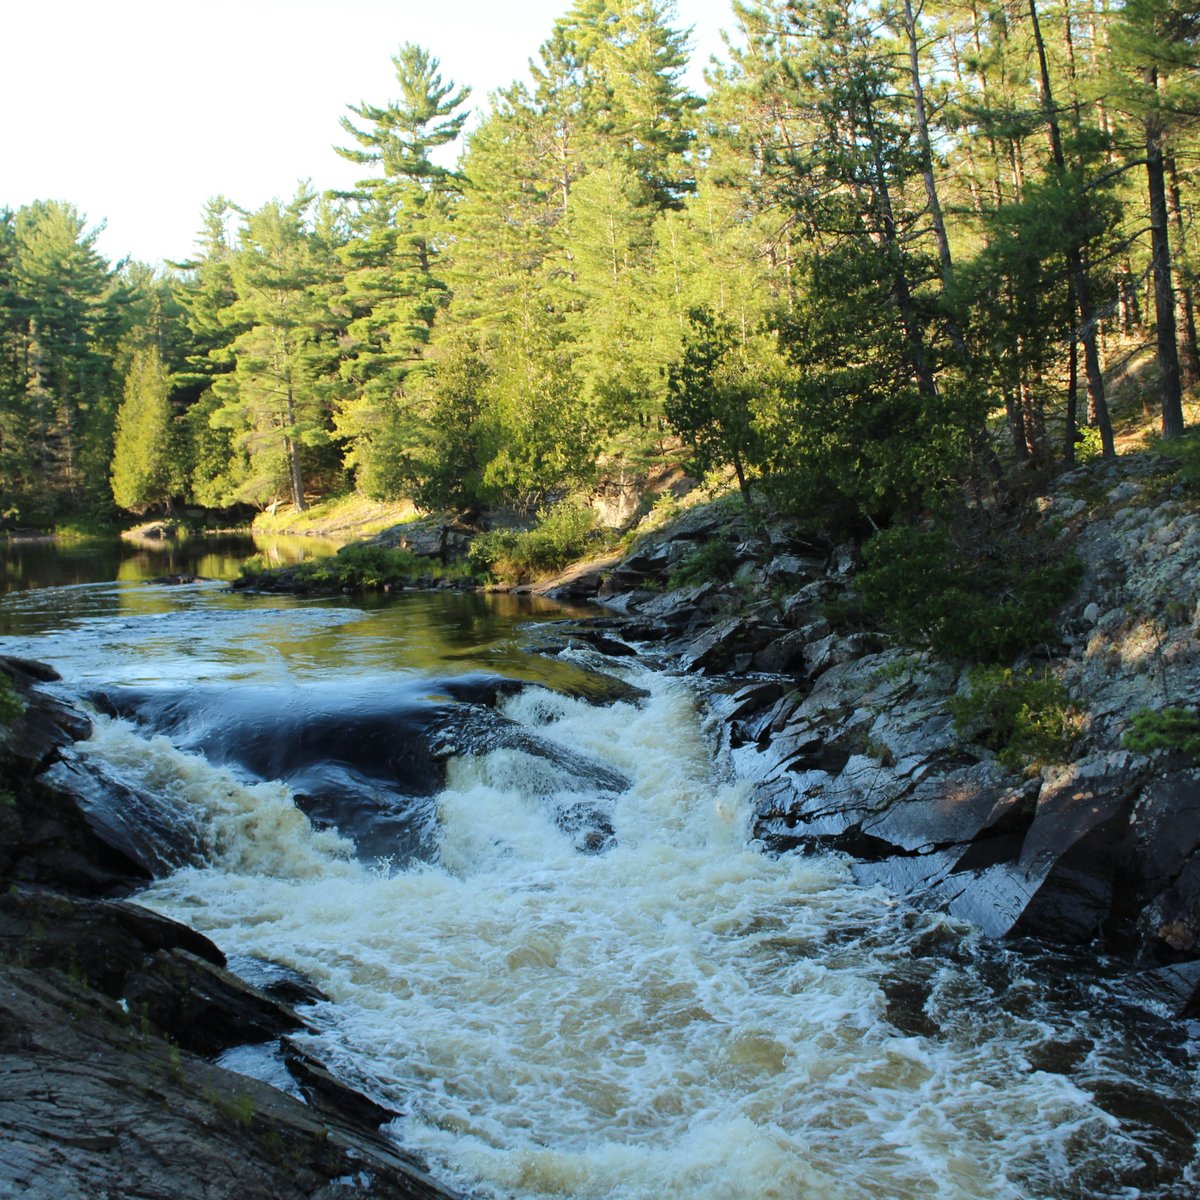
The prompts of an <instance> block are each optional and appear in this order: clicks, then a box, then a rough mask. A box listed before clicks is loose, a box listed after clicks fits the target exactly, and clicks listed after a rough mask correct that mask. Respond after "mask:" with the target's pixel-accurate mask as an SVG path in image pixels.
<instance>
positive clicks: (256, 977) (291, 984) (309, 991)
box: [226, 954, 329, 1008]
mask: <svg viewBox="0 0 1200 1200" xmlns="http://www.w3.org/2000/svg"><path fill="white" fill-rule="evenodd" d="M226 965H227V966H228V967H229V970H231V971H232V972H233V973H234V974H235V975H236V976H237V977H238V978H239V979H241V980H244V981H245V982H246V983H248V984H250V985H251V986H252V987H256V988H258V990H259V991H260V992H262V993H263V994H264V995H267V996H270V997H271V999H272V1000H278V1001H279V1002H280V1003H281V1004H285V1005H287V1006H288V1007H289V1008H299V1007H302V1006H304V1005H308V1004H320V1003H322V1002H324V1001H327V1000H328V999H329V997H328V996H327V995H326V994H325V993H324V992H323V991H322V990H321V989H320V988H319V987H317V985H316V984H315V983H313V981H312V980H311V979H309V978H308V977H307V976H305V975H301V974H300V972H299V971H294V970H292V968H291V967H285V966H284V965H283V964H282V963H277V962H272V961H271V960H270V959H266V958H258V957H257V956H256V955H251V954H238V955H231V956H230V958H229V962H228V963H227V964H226Z"/></svg>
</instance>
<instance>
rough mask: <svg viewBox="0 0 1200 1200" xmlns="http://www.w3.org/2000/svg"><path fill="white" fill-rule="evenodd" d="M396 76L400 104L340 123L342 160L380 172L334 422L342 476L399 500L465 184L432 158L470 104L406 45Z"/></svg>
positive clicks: (349, 295)
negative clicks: (414, 393) (416, 396)
mask: <svg viewBox="0 0 1200 1200" xmlns="http://www.w3.org/2000/svg"><path fill="white" fill-rule="evenodd" d="M392 64H393V65H394V67H395V68H396V80H397V83H398V85H399V88H400V98H399V99H398V100H395V101H392V102H391V103H389V104H388V105H386V106H384V107H378V106H374V105H369V104H366V103H365V102H364V103H362V104H360V105H358V106H351V112H352V113H353V114H354V115H355V116H356V117H357V118H358V119H359V121H360V122H361V124H355V123H354V121H352V120H351V119H350V118H349V117H344V118H343V119H342V127H343V128H344V129H345V130H346V132H347V133H349V134H351V136H352V137H353V138H354V140H355V141H356V142H357V147H348V148H341V149H339V151H338V153H339V154H341V155H342V156H343V157H345V158H349V159H350V160H351V161H353V162H357V163H362V164H363V165H370V166H375V167H377V168H379V169H380V171H381V172H382V173H381V174H380V175H377V176H374V177H372V178H370V179H367V180H364V181H363V182H362V183H360V184H359V186H358V190H357V192H356V193H355V194H354V196H353V199H354V201H355V203H356V205H357V210H356V212H355V215H354V218H353V222H352V224H353V228H352V230H351V237H350V238H349V239H348V240H347V241H346V242H345V245H344V248H343V262H344V266H345V272H344V278H343V285H344V288H343V294H342V301H343V303H344V305H345V309H346V313H347V317H348V320H347V322H346V324H345V329H344V333H343V336H342V338H341V341H342V356H343V361H342V366H341V374H342V378H343V380H344V382H345V384H346V386H345V388H344V389H343V393H342V396H341V398H340V400H339V402H338V406H337V414H336V428H337V432H338V434H339V435H340V436H341V437H342V438H344V439H345V440H346V443H347V453H346V464H347V466H349V467H351V468H353V469H355V471H356V472H357V477H358V483H359V486H360V487H362V488H363V489H364V490H365V491H366V492H367V493H368V494H370V495H375V496H388V495H394V494H396V492H395V489H396V487H397V486H398V482H397V481H398V480H399V479H401V478H404V475H405V472H404V470H403V467H402V463H401V461H400V460H401V459H403V457H404V447H405V445H406V444H407V442H408V440H409V439H410V438H411V437H412V436H413V433H414V426H413V424H412V416H411V412H410V405H409V403H408V401H407V399H406V396H405V380H406V378H407V376H408V373H409V372H410V371H411V370H412V369H413V368H414V366H415V365H416V364H417V363H418V362H419V361H420V358H421V355H422V351H423V348H424V346H425V345H426V343H427V342H428V340H429V336H430V331H431V330H432V328H433V324H434V320H435V317H436V314H437V312H438V309H439V308H440V307H442V306H443V305H444V303H445V302H446V298H447V289H446V285H445V283H444V281H443V280H442V278H441V274H440V269H439V264H438V259H439V257H440V255H441V252H442V248H443V246H444V245H445V242H446V239H447V237H448V222H449V220H450V215H451V209H452V205H453V202H454V199H455V198H456V196H457V195H458V188H459V184H458V179H457V177H456V176H455V175H454V173H453V172H451V171H450V170H449V169H447V168H445V167H443V166H440V165H438V164H437V163H435V162H434V161H433V160H432V157H431V155H433V154H434V153H435V152H436V151H437V150H439V149H440V148H442V147H445V146H447V145H449V144H450V143H452V142H453V141H454V140H455V139H456V138H457V137H458V136H459V134H460V133H461V131H462V127H463V124H464V122H465V120H466V113H465V112H461V111H459V110H460V109H461V108H462V106H463V105H464V104H465V103H466V100H467V97H468V95H469V94H470V89H469V88H456V87H455V85H454V84H453V83H447V82H444V81H443V79H442V76H441V73H440V69H439V67H440V65H439V63H438V60H437V59H436V58H434V57H432V56H431V55H430V54H429V53H428V52H427V51H426V50H424V49H422V48H421V47H419V46H414V45H412V44H411V43H409V44H405V45H404V46H402V47H401V48H400V51H399V53H398V54H396V55H395V56H393V58H392ZM397 456H399V457H397Z"/></svg>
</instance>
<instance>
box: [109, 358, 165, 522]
mask: <svg viewBox="0 0 1200 1200" xmlns="http://www.w3.org/2000/svg"><path fill="white" fill-rule="evenodd" d="M169 392H170V377H169V375H168V373H167V370H166V367H165V366H164V364H163V360H162V355H161V354H160V353H159V350H158V347H157V346H154V345H150V346H146V347H143V348H141V349H138V350H136V351H134V354H133V359H132V361H131V363H130V366H129V372H128V374H127V375H126V376H125V398H124V401H123V403H122V404H121V408H120V410H119V411H118V413H117V434H116V444H115V446H114V448H113V459H112V474H111V479H112V491H113V499H114V500H115V501H116V502H117V504H118V505H120V507H121V508H125V509H128V510H129V511H130V512H135V513H143V512H145V511H146V510H147V509H149V508H153V507H155V506H156V505H163V506H164V507H168V508H169V507H170V501H171V496H172V494H173V493H174V492H175V491H176V487H177V481H178V480H177V472H176V471H175V470H174V469H173V468H174V466H175V464H174V462H173V461H172V458H173V451H174V446H173V444H172V443H173V441H174V439H173V436H172V434H173V413H172V409H171V402H170V396H169Z"/></svg>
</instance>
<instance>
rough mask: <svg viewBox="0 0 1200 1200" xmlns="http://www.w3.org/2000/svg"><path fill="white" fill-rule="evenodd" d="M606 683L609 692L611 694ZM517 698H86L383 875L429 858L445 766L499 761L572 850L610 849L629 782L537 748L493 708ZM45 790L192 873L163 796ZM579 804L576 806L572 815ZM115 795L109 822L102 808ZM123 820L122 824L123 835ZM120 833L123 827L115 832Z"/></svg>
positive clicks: (95, 780) (375, 693) (438, 689)
mask: <svg viewBox="0 0 1200 1200" xmlns="http://www.w3.org/2000/svg"><path fill="white" fill-rule="evenodd" d="M616 682H618V681H614V683H616ZM524 686H526V685H524V684H522V683H521V682H519V681H515V680H512V679H507V678H503V677H500V676H491V675H466V676H460V677H456V678H448V679H441V680H422V681H419V682H414V683H412V684H411V685H404V684H400V685H398V684H396V683H395V682H394V681H346V682H321V683H319V684H314V685H308V686H301V687H296V686H289V687H278V688H274V687H254V686H247V687H244V688H242V687H239V688H238V689H226V688H214V687H197V688H173V689H168V688H126V687H121V688H109V689H104V690H102V691H98V692H96V693H94V694H93V696H92V699H93V701H94V702H95V703H96V705H97V706H98V707H99V708H100V709H102V710H103V711H105V712H107V713H109V714H110V715H116V716H121V717H125V718H128V719H130V720H133V721H136V722H138V723H139V724H142V725H144V726H147V727H148V728H149V729H150V730H152V731H154V732H156V733H163V734H166V735H167V736H168V737H169V738H170V740H171V742H172V744H174V745H175V746H178V747H180V748H182V749H185V750H193V751H197V752H199V753H202V754H203V755H204V756H205V757H206V758H207V759H208V760H209V761H210V762H213V763H217V764H221V765H228V766H231V767H233V768H234V769H235V770H236V771H237V772H238V773H239V774H240V775H241V776H243V777H244V778H249V779H252V780H272V779H278V780H282V781H283V782H284V783H286V784H287V785H288V786H289V787H290V788H291V789H292V790H293V792H294V793H295V796H296V803H297V804H298V805H299V806H300V807H301V808H302V809H303V810H304V811H305V812H306V813H307V814H308V816H309V817H310V819H311V820H312V821H313V822H314V824H316V825H318V826H322V827H333V828H336V829H337V830H338V831H339V832H340V833H342V834H344V835H345V836H347V837H350V838H351V839H353V841H354V843H355V847H356V851H357V853H358V854H359V856H360V857H362V858H364V859H376V858H387V859H389V860H390V861H392V862H393V863H396V862H404V861H407V860H408V859H411V858H414V857H415V858H430V857H431V856H432V855H433V854H434V853H435V847H436V835H437V818H436V808H435V803H434V797H435V796H436V794H437V793H438V792H439V791H441V790H442V788H443V787H444V786H445V784H446V775H447V764H448V763H449V761H450V760H451V759H453V758H459V757H470V756H479V755H483V754H487V753H491V752H493V751H496V750H508V751H511V752H513V753H516V754H518V755H521V756H523V757H524V758H525V759H527V760H528V762H529V771H530V773H531V774H532V775H533V776H535V777H536V776H537V775H538V774H539V772H540V773H541V774H542V775H545V776H546V781H545V784H544V787H543V791H544V792H545V794H546V795H547V797H548V798H549V801H548V802H549V803H550V804H551V807H552V808H554V809H555V811H556V813H557V815H558V816H559V820H560V824H561V825H562V826H563V827H564V828H565V829H567V830H568V831H569V832H570V833H572V834H573V835H577V841H578V843H579V845H580V847H581V848H584V849H588V850H595V849H600V848H602V847H603V846H604V845H606V844H607V843H608V841H609V839H610V838H611V834H612V829H611V824H610V821H609V815H608V802H609V801H611V799H612V798H613V797H614V796H615V795H617V794H619V793H621V792H623V791H624V790H625V789H626V788H627V787H628V786H629V781H628V780H627V779H626V778H625V777H624V776H623V775H621V774H619V773H618V772H616V771H614V770H612V769H611V768H609V767H606V766H604V765H603V764H602V763H599V762H597V761H595V760H593V759H590V758H588V757H587V756H585V755H582V754H579V753H577V752H574V751H570V750H567V749H565V748H564V747H562V746H558V745H556V744H554V743H553V742H550V741H549V740H547V739H544V738H540V737H538V736H537V735H536V734H535V733H533V732H531V731H530V730H529V729H527V728H524V727H523V726H521V725H520V724H518V723H517V722H516V721H513V720H511V719H510V718H508V717H507V716H505V715H504V714H503V713H502V712H500V711H498V710H497V708H496V707H495V706H496V704H497V703H498V701H499V700H500V699H501V698H502V697H503V696H506V695H510V694H512V693H514V692H516V691H519V690H520V689H521V688H522V687H524ZM55 778H56V782H57V783H59V784H60V785H62V786H63V787H69V788H71V789H73V790H74V791H75V792H76V793H77V794H79V795H80V796H81V798H82V800H81V803H82V806H83V807H84V808H85V809H86V810H87V811H88V812H89V813H91V814H92V819H93V821H94V822H96V823H97V824H99V823H101V822H107V823H108V824H109V825H110V826H111V829H110V831H109V832H110V838H109V840H110V841H112V842H114V843H116V844H119V845H121V846H122V847H123V848H124V849H125V850H126V852H127V853H129V854H130V856H131V857H133V858H135V859H136V860H137V861H138V862H139V863H141V864H142V865H143V866H144V867H145V868H146V869H147V870H149V871H150V872H151V873H161V870H160V868H161V867H163V866H166V867H172V866H176V865H179V864H180V863H181V862H186V861H195V859H196V858H197V857H199V856H202V854H203V846H202V837H201V835H199V834H198V832H197V831H195V830H193V829H189V828H188V827H187V825H186V821H183V820H181V817H180V813H179V811H178V808H177V807H176V806H174V805H172V804H170V802H169V801H167V800H165V799H164V798H162V797H156V796H145V795H143V796H138V797H131V796H129V795H125V794H123V793H128V792H129V791H130V789H129V788H128V787H126V786H125V785H124V784H123V783H122V781H120V780H115V779H111V778H107V777H105V775H104V769H103V767H99V768H98V767H96V766H94V765H93V764H89V765H88V768H87V770H86V771H81V770H80V769H79V768H78V766H77V765H73V764H71V763H65V764H63V765H61V766H60V767H59V768H57V769H56V773H55ZM581 795H586V796H587V797H589V801H588V803H587V804H586V805H582V804H581V800H580V797H581ZM112 796H121V802H120V804H118V805H116V806H115V811H114V812H113V813H111V814H108V813H107V811H106V807H107V806H106V797H112ZM124 814H134V815H133V818H132V819H131V820H130V821H128V822H126V821H125V820H124ZM126 825H129V826H130V827H129V828H126Z"/></svg>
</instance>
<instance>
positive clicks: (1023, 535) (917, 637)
mask: <svg viewBox="0 0 1200 1200" xmlns="http://www.w3.org/2000/svg"><path fill="white" fill-rule="evenodd" d="M970 533H971V531H969V530H968V531H963V534H964V536H962V537H961V538H955V537H954V536H953V535H952V534H951V532H950V531H949V530H947V529H941V528H933V529H921V528H917V527H916V526H912V525H898V526H895V527H894V528H892V529H887V530H884V531H882V532H881V533H878V534H876V535H875V536H874V537H872V538H871V539H870V540H869V541H868V542H867V543H866V544H865V546H864V547H863V557H864V559H865V562H866V566H865V568H864V569H863V570H862V572H860V574H859V576H858V578H857V585H858V587H859V590H860V592H861V594H862V598H863V606H864V610H865V613H866V614H867V615H868V616H869V617H872V618H874V620H876V621H877V622H879V623H880V624H882V625H883V626H885V627H886V628H890V629H892V630H894V631H895V633H896V634H897V636H898V637H900V638H901V640H903V641H905V642H908V643H911V644H916V645H928V646H930V647H931V648H932V649H933V650H934V651H935V652H936V653H938V654H940V655H942V656H943V657H946V658H951V659H960V660H966V661H974V662H991V663H994V662H1007V661H1011V660H1012V659H1013V658H1014V657H1015V656H1016V655H1017V654H1019V653H1020V652H1021V651H1022V650H1024V649H1026V648H1028V647H1029V646H1032V645H1035V644H1036V643H1037V642H1039V641H1043V640H1045V639H1047V638H1050V637H1051V636H1052V635H1053V632H1054V619H1055V616H1056V614H1057V612H1058V610H1059V608H1060V607H1061V606H1062V604H1063V603H1064V601H1066V599H1067V598H1068V597H1069V596H1070V595H1071V593H1072V592H1073V591H1074V589H1075V587H1076V586H1077V584H1078V583H1079V579H1080V577H1081V575H1082V569H1083V568H1082V564H1081V563H1080V562H1079V560H1078V559H1077V558H1075V556H1073V555H1071V554H1064V553H1063V551H1062V548H1061V547H1060V546H1057V545H1055V544H1053V543H1051V542H1050V541H1049V540H1048V538H1046V537H1045V535H1043V534H1039V533H1038V532H1036V531H1029V530H1021V529H1020V528H1016V529H1007V530H1006V529H1003V528H992V529H990V530H987V531H986V532H985V531H983V530H974V535H975V536H974V537H972V536H970Z"/></svg>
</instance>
